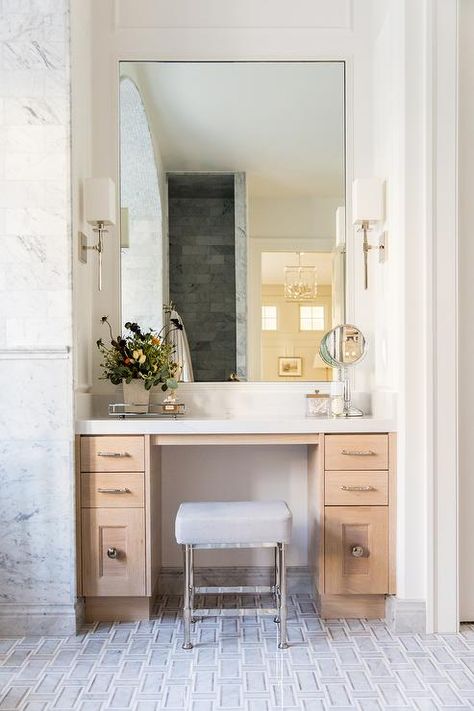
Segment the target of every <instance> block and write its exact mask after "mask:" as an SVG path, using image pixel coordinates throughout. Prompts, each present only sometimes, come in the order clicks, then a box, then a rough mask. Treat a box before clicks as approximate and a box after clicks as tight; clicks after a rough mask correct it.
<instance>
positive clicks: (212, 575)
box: [158, 566, 313, 595]
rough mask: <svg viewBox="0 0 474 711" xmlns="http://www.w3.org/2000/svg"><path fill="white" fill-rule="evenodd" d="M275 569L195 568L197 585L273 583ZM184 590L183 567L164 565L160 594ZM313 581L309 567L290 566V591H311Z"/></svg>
mask: <svg viewBox="0 0 474 711" xmlns="http://www.w3.org/2000/svg"><path fill="white" fill-rule="evenodd" d="M272 575H273V568H272V567H269V566H252V567H226V566H221V567H215V568H196V569H195V573H194V577H195V584H196V585H206V586H221V585H231V586H238V585H271V584H272ZM182 589H183V570H182V568H174V567H173V568H172V567H169V568H162V569H161V572H160V576H159V579H158V593H161V594H165V593H166V594H175V595H180V594H181V592H182ZM312 591H313V584H312V579H311V573H310V569H309V568H308V567H307V566H291V567H289V568H288V592H289V594H298V593H310V594H311V593H312Z"/></svg>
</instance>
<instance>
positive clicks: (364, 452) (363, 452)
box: [341, 449, 375, 457]
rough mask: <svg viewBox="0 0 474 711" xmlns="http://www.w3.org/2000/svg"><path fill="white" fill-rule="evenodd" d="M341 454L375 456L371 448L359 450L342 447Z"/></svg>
mask: <svg viewBox="0 0 474 711" xmlns="http://www.w3.org/2000/svg"><path fill="white" fill-rule="evenodd" d="M341 454H344V455H345V456H346V457H375V452H372V450H371V449H365V450H359V449H343V450H341Z"/></svg>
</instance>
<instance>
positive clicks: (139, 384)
mask: <svg viewBox="0 0 474 711" xmlns="http://www.w3.org/2000/svg"><path fill="white" fill-rule="evenodd" d="M122 386H123V401H124V403H125V404H126V405H146V406H147V407H148V406H149V404H150V390H145V383H144V382H143V380H141V379H140V380H139V379H138V378H135V379H133V380H131V381H130V382H129V383H126V382H125V380H123V381H122Z"/></svg>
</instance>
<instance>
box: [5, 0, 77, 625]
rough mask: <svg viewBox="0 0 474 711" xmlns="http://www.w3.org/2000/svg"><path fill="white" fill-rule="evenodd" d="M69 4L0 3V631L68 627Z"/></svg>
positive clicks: (71, 578) (71, 590)
mask: <svg viewBox="0 0 474 711" xmlns="http://www.w3.org/2000/svg"><path fill="white" fill-rule="evenodd" d="M68 10H69V4H68V2H67V0H50V1H49V2H23V1H22V2H19V1H17V0H3V2H2V3H0V26H1V28H2V32H1V35H0V43H1V54H0V56H1V58H2V59H1V62H2V63H1V65H0V104H1V106H2V112H1V113H0V129H1V130H0V155H1V156H2V160H1V162H0V178H1V190H0V232H1V234H0V238H1V241H2V245H3V249H2V258H1V263H0V292H1V293H0V392H1V393H2V399H1V402H2V417H1V418H0V487H1V488H0V490H1V496H0V636H1V635H2V634H15V633H16V632H18V633H19V634H25V633H26V634H41V633H48V632H51V633H64V632H67V633H70V632H72V631H74V628H75V619H74V610H75V572H74V571H75V553H74V491H73V487H74V476H73V441H74V439H73V432H74V430H73V415H72V411H73V409H72V368H71V362H70V357H69V350H68V349H69V346H70V344H71V313H72V307H71V303H72V299H71V282H72V280H71V265H70V255H71V229H70V188H69V183H70V166H69V144H70V136H69V134H70V109H69V94H70V80H69V27H68V25H69V21H68Z"/></svg>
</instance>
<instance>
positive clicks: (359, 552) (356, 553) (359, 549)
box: [351, 546, 364, 558]
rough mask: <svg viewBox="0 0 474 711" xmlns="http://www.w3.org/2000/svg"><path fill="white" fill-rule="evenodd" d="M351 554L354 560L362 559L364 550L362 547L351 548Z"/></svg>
mask: <svg viewBox="0 0 474 711" xmlns="http://www.w3.org/2000/svg"><path fill="white" fill-rule="evenodd" d="M351 554H352V555H353V556H354V558H362V556H363V555H364V549H363V548H362V546H352V548H351Z"/></svg>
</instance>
